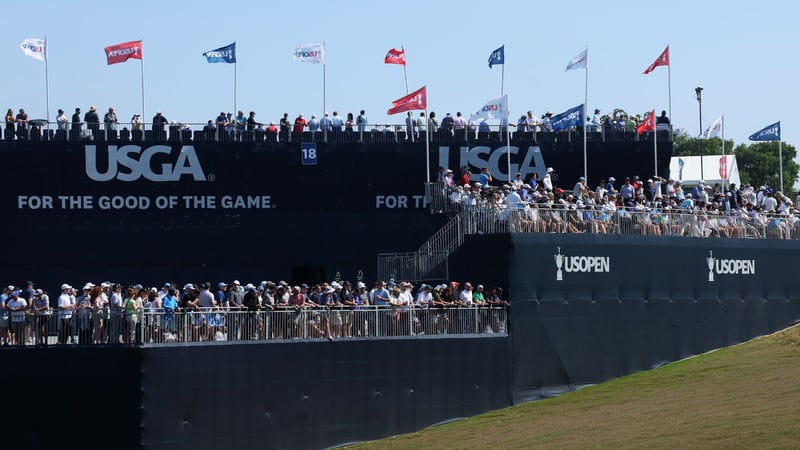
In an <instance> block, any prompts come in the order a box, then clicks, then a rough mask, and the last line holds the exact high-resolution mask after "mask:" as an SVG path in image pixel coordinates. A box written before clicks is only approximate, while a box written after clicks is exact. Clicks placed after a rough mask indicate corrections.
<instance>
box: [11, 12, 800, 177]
mask: <svg viewBox="0 0 800 450" xmlns="http://www.w3.org/2000/svg"><path fill="white" fill-rule="evenodd" d="M156 4H157V5H158V6H154V5H156ZM151 5H153V6H151ZM234 5H235V6H236V7H235V8H234V7H233V6H234ZM798 9H800V8H799V7H798V6H796V4H795V3H793V2H789V1H773V0H765V1H762V2H758V3H756V4H738V3H737V4H733V3H728V4H720V3H718V2H697V1H692V2H690V1H683V0H678V1H670V2H640V1H639V2H632V1H618V2H596V1H595V2H572V3H571V4H570V6H567V3H564V2H544V3H531V2H527V3H502V4H501V3H491V2H485V1H483V2H471V1H461V2H455V3H454V2H432V1H431V2H429V1H419V0H409V1H403V2H396V3H393V4H392V6H389V5H388V4H387V5H384V4H381V5H372V4H359V3H348V2H331V1H327V2H316V1H309V2H305V3H303V4H302V5H300V4H295V3H291V2H282V3H274V2H250V1H240V2H234V3H231V2H211V1H205V0H200V1H193V2H186V1H174V2H149V1H148V2H142V3H141V6H138V4H136V3H125V2H122V3H114V4H105V3H97V2H88V1H83V0H75V1H70V2H65V3H62V4H59V5H58V6H56V7H54V6H51V5H47V6H34V5H32V4H25V3H18V2H13V3H10V4H8V5H4V8H3V16H4V17H5V20H4V26H3V27H2V28H1V29H0V43H3V44H2V45H0V58H2V60H3V61H5V62H6V63H5V65H6V69H5V70H4V77H3V78H4V80H3V83H4V85H5V86H6V89H3V94H2V96H0V98H2V101H3V103H4V104H3V105H2V106H5V107H12V108H14V110H15V111H16V110H17V109H19V108H20V107H24V108H25V109H26V110H27V111H28V113H29V116H30V117H31V118H43V117H44V116H45V108H46V96H45V70H44V69H45V67H44V63H42V62H39V61H36V60H34V59H32V58H30V57H27V56H25V55H23V53H22V51H21V50H20V49H19V43H20V42H21V41H22V40H23V39H24V38H34V37H45V36H46V37H47V39H48V45H49V66H48V67H49V71H48V72H49V87H50V114H51V119H52V118H54V117H55V112H56V110H57V109H58V108H59V107H61V108H63V109H64V110H65V111H67V112H70V111H72V110H73V109H74V108H75V107H76V106H80V107H81V108H82V109H83V110H84V111H85V110H86V109H87V108H88V107H89V105H97V107H98V109H99V110H100V111H105V110H106V109H107V108H108V106H114V107H115V108H116V110H117V112H118V114H119V116H120V119H121V120H128V119H129V118H130V116H131V115H132V113H133V112H138V111H140V110H141V78H140V75H141V71H140V63H139V61H135V60H130V61H129V62H127V63H123V64H117V65H112V66H107V65H106V61H105V57H104V53H103V47H105V46H107V45H111V44H116V43H120V42H124V41H128V40H137V39H142V40H143V50H144V58H145V59H144V80H145V97H146V108H147V111H145V117H146V118H147V120H149V118H150V117H152V115H153V114H154V113H155V111H156V110H162V111H163V112H164V115H165V116H166V117H167V118H168V119H170V120H178V121H182V122H192V123H195V122H205V121H206V120H208V119H211V118H214V117H215V116H216V115H217V114H218V113H219V112H220V111H221V110H225V111H232V110H233V103H234V102H233V92H234V89H233V85H234V83H233V80H234V67H233V65H226V64H208V63H206V62H205V59H204V58H203V57H202V56H201V54H202V53H203V52H204V51H207V50H211V49H214V48H217V47H221V46H223V45H226V44H229V43H230V42H232V41H236V42H237V46H238V48H237V58H238V67H237V71H238V82H237V86H238V101H237V107H238V109H241V110H244V111H245V113H246V112H247V111H250V110H255V111H256V112H257V113H258V115H257V118H258V119H260V120H261V121H265V122H266V121H269V120H274V121H276V122H277V120H278V119H279V118H280V116H281V115H282V114H283V113H284V112H288V113H289V115H290V116H291V117H295V116H296V115H297V114H298V113H300V112H302V113H305V114H306V116H309V115H310V114H317V115H319V114H320V113H321V112H322V109H323V69H322V66H320V65H312V64H304V63H300V62H296V61H293V60H292V53H293V50H294V48H295V46H297V45H298V44H302V43H311V42H319V41H325V42H326V44H327V67H326V79H327V81H326V83H325V85H326V86H327V93H326V96H325V97H326V99H327V101H326V103H327V109H328V110H329V111H331V112H332V111H334V110H337V111H339V113H340V114H343V115H344V114H346V113H347V112H353V113H354V114H357V112H358V110H360V109H362V108H363V109H366V111H367V116H368V118H369V120H370V122H395V123H399V122H400V121H401V118H402V116H395V117H387V116H386V113H385V112H386V110H387V109H388V107H389V106H390V104H391V101H392V100H394V99H396V98H398V97H401V96H402V95H404V94H405V84H404V80H403V69H402V66H396V65H385V64H383V57H384V55H385V53H386V51H387V50H388V49H390V48H392V47H398V48H399V47H400V46H404V47H405V49H406V53H407V58H408V67H407V70H408V77H409V85H410V86H409V87H410V88H411V89H412V90H413V89H415V88H417V87H420V86H422V85H427V86H428V107H429V109H430V110H432V111H436V112H437V114H439V115H440V116H441V115H443V114H444V113H446V112H452V113H455V112H456V111H462V112H463V113H465V114H468V113H469V112H473V111H475V110H477V109H478V108H479V107H480V106H481V105H483V104H484V103H485V102H486V101H488V100H489V99H491V98H493V97H495V96H498V95H499V94H500V82H501V70H502V67H501V66H495V68H494V69H492V70H490V69H489V68H488V65H487V59H488V57H489V54H490V53H491V51H492V50H494V49H495V48H497V47H499V46H500V45H501V44H505V46H506V65H505V92H506V93H507V94H508V95H509V104H510V110H511V115H512V117H516V116H518V115H519V114H522V113H523V112H525V111H527V110H532V111H533V112H534V113H535V114H537V115H541V114H543V113H544V112H545V111H546V110H551V111H553V112H554V113H557V112H561V111H563V110H565V109H567V108H570V107H572V106H575V105H578V104H580V103H582V102H583V97H584V72H583V71H582V70H575V71H570V72H565V71H564V68H565V65H566V64H567V62H568V61H569V60H570V59H571V58H572V57H573V56H575V55H576V54H577V53H579V52H580V51H581V50H583V49H584V48H585V47H586V46H587V45H588V47H589V69H588V75H589V88H588V94H589V102H588V107H589V109H593V108H600V109H601V110H602V111H603V112H610V111H612V110H613V109H614V108H622V109H624V110H626V111H628V112H629V113H640V114H641V113H644V112H645V111H649V110H650V109H656V110H657V111H660V110H662V109H665V110H666V109H668V78H667V73H668V70H667V68H666V67H659V68H657V69H656V70H655V71H654V72H653V73H651V74H649V75H643V74H642V71H643V70H644V69H645V68H646V67H647V66H648V65H649V64H650V63H651V62H652V61H653V60H654V59H655V58H656V57H657V56H658V55H659V54H660V53H661V51H662V50H663V49H664V47H665V46H666V45H667V44H669V45H670V51H671V55H670V56H671V67H670V70H671V86H672V116H673V117H672V120H673V124H674V125H675V126H676V127H677V128H683V129H686V130H687V131H689V132H690V133H691V134H693V135H696V134H698V133H699V123H698V104H697V100H696V98H695V93H694V88H695V87H696V86H702V87H703V88H704V91H703V104H702V106H703V126H704V127H705V126H707V125H708V124H710V123H711V122H713V121H714V120H715V119H716V118H717V117H719V116H720V115H722V114H724V115H725V137H726V138H728V139H733V140H734V141H735V143H736V144H740V143H747V142H748V141H747V136H749V135H750V134H751V133H753V132H755V131H756V130H758V129H760V128H762V127H763V126H766V125H768V124H770V123H772V122H775V121H777V120H780V121H781V123H782V134H783V141H784V142H788V143H790V144H792V145H797V141H798V137H800V135H798V131H797V128H798V123H797V122H798V119H797V117H798V114H797V112H796V111H795V110H794V108H793V107H794V106H796V105H797V104H798V102H797V97H798V89H797V88H796V82H795V80H796V79H797V74H798V72H800V71H799V70H798V58H797V57H796V56H797V51H796V45H797V42H798V39H797V36H798V35H797V32H796V28H795V27H796V26H797V25H796V19H797V17H798V12H799V11H798ZM790 108H791V109H790ZM776 170H777V169H776Z"/></svg>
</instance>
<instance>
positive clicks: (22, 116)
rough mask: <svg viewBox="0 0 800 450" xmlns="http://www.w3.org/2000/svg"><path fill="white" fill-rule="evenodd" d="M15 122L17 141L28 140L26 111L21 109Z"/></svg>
mask: <svg viewBox="0 0 800 450" xmlns="http://www.w3.org/2000/svg"><path fill="white" fill-rule="evenodd" d="M15 121H16V122H17V139H27V138H28V113H26V112H25V110H24V109H22V108H20V109H19V113H17V117H16V118H15Z"/></svg>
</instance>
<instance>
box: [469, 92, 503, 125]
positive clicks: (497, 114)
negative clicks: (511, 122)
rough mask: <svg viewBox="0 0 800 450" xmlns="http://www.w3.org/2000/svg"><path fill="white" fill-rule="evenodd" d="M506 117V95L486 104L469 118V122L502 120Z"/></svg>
mask: <svg viewBox="0 0 800 450" xmlns="http://www.w3.org/2000/svg"><path fill="white" fill-rule="evenodd" d="M507 115H508V95H504V96H502V97H497V98H493V99H491V100H489V101H488V102H486V104H485V105H483V106H482V107H481V109H479V110H478V111H477V112H475V113H473V114H471V115H470V116H469V120H470V122H474V121H476V120H478V119H502V118H504V117H506V116H507Z"/></svg>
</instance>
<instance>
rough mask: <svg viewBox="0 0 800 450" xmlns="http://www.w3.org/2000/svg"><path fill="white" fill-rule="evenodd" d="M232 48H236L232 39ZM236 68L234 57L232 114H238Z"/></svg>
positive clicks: (237, 66) (237, 64)
mask: <svg viewBox="0 0 800 450" xmlns="http://www.w3.org/2000/svg"><path fill="white" fill-rule="evenodd" d="M233 48H236V41H233ZM238 69H239V61H238V60H236V59H235V60H234V61H233V112H234V114H239V110H238V109H236V100H238V95H237V94H236V85H237V83H238V79H239V75H238Z"/></svg>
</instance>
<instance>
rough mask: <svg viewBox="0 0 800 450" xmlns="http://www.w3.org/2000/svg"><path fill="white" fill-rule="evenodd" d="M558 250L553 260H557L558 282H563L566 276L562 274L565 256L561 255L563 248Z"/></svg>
mask: <svg viewBox="0 0 800 450" xmlns="http://www.w3.org/2000/svg"><path fill="white" fill-rule="evenodd" d="M557 248H558V254H556V255H553V258H554V259H555V260H556V269H558V270H556V281H563V280H564V274H563V272H561V267H562V266H563V265H564V255H562V254H561V247H557Z"/></svg>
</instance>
